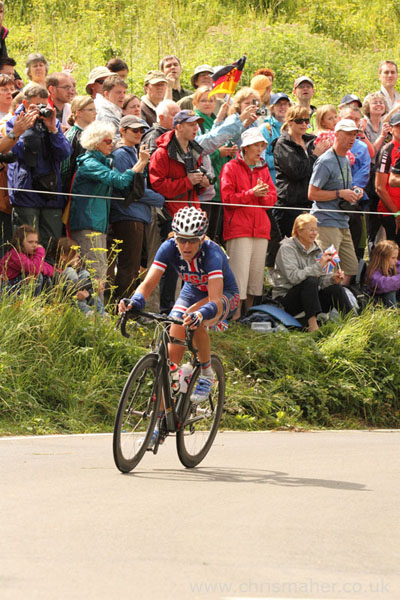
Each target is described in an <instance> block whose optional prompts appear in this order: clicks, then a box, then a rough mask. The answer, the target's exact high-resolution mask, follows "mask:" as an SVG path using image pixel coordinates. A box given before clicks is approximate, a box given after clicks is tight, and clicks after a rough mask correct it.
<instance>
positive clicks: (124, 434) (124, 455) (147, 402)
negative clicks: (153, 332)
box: [113, 354, 160, 473]
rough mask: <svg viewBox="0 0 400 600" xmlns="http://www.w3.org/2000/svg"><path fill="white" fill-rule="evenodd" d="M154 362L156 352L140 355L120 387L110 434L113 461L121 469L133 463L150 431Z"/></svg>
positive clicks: (156, 399) (156, 389)
mask: <svg viewBox="0 0 400 600" xmlns="http://www.w3.org/2000/svg"><path fill="white" fill-rule="evenodd" d="M157 362H158V356H157V355H156V354H148V355H147V356H144V357H143V358H142V359H141V360H139V362H138V363H137V364H136V365H135V367H134V368H133V369H132V371H131V373H130V375H129V377H128V379H127V381H126V384H125V386H124V389H123V390H122V394H121V398H120V401H119V405H118V410H117V416H116V418H115V425H114V436H113V452H114V461H115V464H116V465H117V467H118V469H119V470H120V471H122V473H129V471H132V469H134V468H135V467H136V465H137V464H138V463H139V461H140V460H141V459H142V457H143V455H144V453H145V452H146V449H147V446H148V444H149V442H150V439H151V436H152V433H153V431H154V427H155V424H156V420H157V415H158V410H159V406H160V386H159V384H157V383H156V380H155V374H156V367H157Z"/></svg>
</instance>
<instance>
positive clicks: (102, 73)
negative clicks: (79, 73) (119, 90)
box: [86, 67, 115, 94]
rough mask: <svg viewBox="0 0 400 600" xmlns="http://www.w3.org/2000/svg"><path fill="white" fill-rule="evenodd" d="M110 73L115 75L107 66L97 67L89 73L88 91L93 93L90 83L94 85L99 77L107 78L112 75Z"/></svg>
mask: <svg viewBox="0 0 400 600" xmlns="http://www.w3.org/2000/svg"><path fill="white" fill-rule="evenodd" d="M110 75H115V73H112V71H110V70H109V69H107V67H95V68H94V69H92V70H91V71H90V73H89V81H88V82H87V84H86V93H87V94H91V93H92V90H91V89H90V87H89V85H93V83H95V82H96V81H97V80H98V79H105V78H106V77H110Z"/></svg>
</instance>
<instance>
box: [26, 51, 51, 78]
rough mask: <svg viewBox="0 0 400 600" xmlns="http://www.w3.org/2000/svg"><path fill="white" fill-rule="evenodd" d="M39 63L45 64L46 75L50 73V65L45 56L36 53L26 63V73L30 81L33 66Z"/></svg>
mask: <svg viewBox="0 0 400 600" xmlns="http://www.w3.org/2000/svg"><path fill="white" fill-rule="evenodd" d="M37 62H42V63H44V66H45V67H46V75H47V73H48V72H49V65H48V62H47V60H46V59H45V57H44V56H43V54H40V52H35V53H32V54H29V56H28V58H27V59H26V63H25V66H26V69H25V73H26V74H27V76H28V77H29V79H30V78H31V77H30V74H29V73H30V69H31V66H32V65H33V64H34V63H37Z"/></svg>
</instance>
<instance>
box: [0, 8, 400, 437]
mask: <svg viewBox="0 0 400 600" xmlns="http://www.w3.org/2000/svg"><path fill="white" fill-rule="evenodd" d="M399 17H400V2H399V1H393V0H392V1H388V0H385V1H384V2H383V1H381V0H377V1H375V2H373V3H369V4H367V3H363V2H360V1H359V0H354V1H353V2H351V3H345V2H339V1H338V0H336V1H335V0H325V2H320V1H319V0H316V1H310V0H303V2H301V3H300V2H297V1H296V0H288V1H281V2H280V1H278V0H276V1H272V2H267V1H264V2H263V1H253V2H252V1H250V2H244V1H242V0H224V2H218V1H216V0H209V1H208V2H205V1H203V0H191V1H190V2H189V1H184V0H175V1H173V2H169V1H168V2H167V1H166V0H158V1H156V0H136V2H134V1H132V0H129V1H128V0H101V1H100V0H69V1H68V2H66V1H64V0H51V1H50V0H49V1H47V0H32V1H31V0H14V1H13V2H11V1H9V2H6V11H5V18H4V23H5V25H6V26H7V27H8V28H9V29H10V35H9V38H8V50H9V54H10V56H13V57H14V58H15V59H16V60H17V62H18V70H19V72H20V73H21V75H23V73H24V65H25V58H26V56H27V55H28V54H29V53H30V52H35V51H40V52H42V53H43V54H44V55H45V56H46V58H47V60H48V61H49V63H50V68H51V70H53V71H55V70H60V69H61V68H62V65H63V63H64V62H69V61H73V62H74V63H76V65H77V66H76V69H75V71H74V75H75V76H76V78H77V82H78V91H79V92H80V93H82V92H84V87H85V83H86V82H87V76H88V73H89V71H90V70H91V69H92V68H93V67H95V66H98V65H101V64H105V62H106V61H107V60H108V59H109V58H110V57H112V56H120V57H122V58H124V59H125V60H126V61H127V62H128V64H129V66H130V70H131V76H130V79H129V86H130V91H132V92H136V93H138V94H139V95H140V94H141V93H142V89H143V79H144V74H145V73H146V72H147V71H148V70H149V69H151V68H156V67H157V64H158V61H159V59H160V58H161V57H162V56H164V55H166V54H169V53H173V54H176V55H177V56H179V57H180V58H181V60H182V64H183V69H184V70H183V78H182V81H183V84H184V85H186V86H188V84H189V80H190V75H191V73H192V72H193V69H194V67H195V65H198V64H202V63H210V64H212V65H220V64H228V63H230V62H232V61H234V60H236V59H238V58H239V57H240V56H241V55H242V54H243V53H247V55H248V62H247V67H246V70H245V72H244V75H243V83H244V84H245V83H248V82H249V80H250V78H251V76H252V73H253V72H254V70H255V69H256V68H259V67H262V66H266V67H270V68H272V69H273V70H274V71H275V73H276V80H275V82H274V89H275V90H276V91H282V90H284V91H287V92H290V91H291V89H292V86H293V81H294V79H295V78H296V77H297V76H299V75H301V74H307V75H308V76H310V77H312V78H313V79H314V81H315V86H316V89H317V94H316V96H315V103H316V104H317V105H318V104H322V103H325V102H327V101H331V102H338V101H339V100H340V98H341V97H342V96H343V95H344V93H348V92H355V93H357V94H359V95H360V96H362V97H363V96H364V95H365V94H366V93H367V92H368V91H373V90H376V89H378V81H377V70H378V65H379V63H380V61H381V60H383V59H392V60H395V61H399V62H400V56H399V55H400V49H399V45H398V43H397V42H398V32H399ZM113 325H114V318H112V321H111V324H110V323H108V322H104V321H102V320H101V319H98V318H96V319H95V320H94V321H90V320H88V319H86V318H85V317H84V316H83V314H82V313H80V312H79V311H78V310H77V309H76V308H74V307H73V306H70V305H68V304H60V301H59V298H57V295H55V297H54V298H51V297H50V298H45V297H40V298H24V299H21V298H18V299H15V298H10V297H6V296H3V297H1V298H0V339H1V347H0V373H1V377H0V435H1V434H2V435H7V434H13V433H18V434H27V433H38V434H42V433H53V432H83V431H110V430H111V429H112V425H113V420H114V415H115V412H116V407H117V403H118V396H119V394H120V390H121V389H122V386H123V383H124V380H125V378H126V376H127V374H128V372H129V370H130V368H131V367H132V365H133V364H134V363H135V362H136V360H137V359H138V358H139V357H140V356H142V355H143V354H144V353H145V352H146V348H147V347H148V342H149V340H150V338H151V334H152V332H151V330H148V329H141V328H137V329H133V330H132V337H131V339H130V340H125V339H124V338H122V337H121V335H120V334H119V333H118V332H115V331H114V330H113ZM213 348H215V350H216V351H217V352H218V354H219V355H220V356H221V357H222V359H223V362H224V366H225V371H226V375H227V404H226V410H225V414H224V417H223V426H225V427H227V428H240V429H243V428H244V429H264V428H268V427H272V428H275V427H278V428H292V427H296V428H303V427H305V428H308V427H340V428H343V427H398V425H399V420H400V392H399V390H400V373H399V368H398V365H399V358H400V314H399V311H387V310H382V309H376V308H370V309H369V310H367V311H366V312H365V313H364V314H363V315H362V316H361V317H348V318H347V319H346V320H345V321H340V322H339V323H337V324H335V323H328V324H327V325H325V326H324V327H323V328H322V329H321V330H320V331H318V332H317V333H316V334H314V335H312V336H311V335H310V334H308V333H303V332H290V333H289V332H282V333H276V334H266V335H263V334H257V333H255V332H252V331H251V330H249V329H244V328H242V327H240V326H239V327H238V326H236V328H235V327H231V328H230V329H229V330H228V332H226V333H225V334H224V335H221V336H217V335H215V336H213Z"/></svg>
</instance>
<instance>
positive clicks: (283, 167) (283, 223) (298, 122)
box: [273, 106, 329, 239]
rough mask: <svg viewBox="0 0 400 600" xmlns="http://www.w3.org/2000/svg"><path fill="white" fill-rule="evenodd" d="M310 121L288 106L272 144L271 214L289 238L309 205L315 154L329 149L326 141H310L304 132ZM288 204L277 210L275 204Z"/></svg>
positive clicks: (306, 114) (302, 112) (300, 108)
mask: <svg viewBox="0 0 400 600" xmlns="http://www.w3.org/2000/svg"><path fill="white" fill-rule="evenodd" d="M309 124H310V115H309V110H308V109H307V108H306V107H303V106H291V107H290V108H289V109H288V111H287V113H286V116H285V121H284V123H283V125H282V128H281V136H280V137H279V138H278V139H277V140H276V142H275V146H274V163H275V173H276V190H277V193H278V201H277V203H276V205H275V208H274V209H273V215H274V217H275V220H276V224H277V226H278V229H279V233H280V235H281V239H283V238H284V237H285V236H287V237H290V236H291V233H292V229H293V223H294V221H295V219H296V217H297V216H298V215H300V214H301V213H302V212H303V209H304V208H311V202H310V201H309V200H308V183H309V181H310V177H311V173H312V170H313V165H314V162H315V161H316V159H317V158H318V156H321V154H323V153H324V152H325V151H326V150H328V148H329V142H327V141H321V142H319V143H318V144H314V142H315V136H314V135H312V134H309V133H306V132H307V129H308V127H309ZM279 206H282V207H292V208H293V210H287V209H286V208H285V209H283V210H280V209H279V208H278V207H279Z"/></svg>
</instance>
